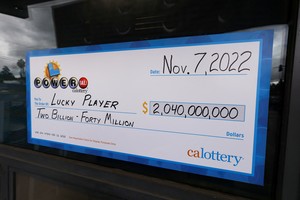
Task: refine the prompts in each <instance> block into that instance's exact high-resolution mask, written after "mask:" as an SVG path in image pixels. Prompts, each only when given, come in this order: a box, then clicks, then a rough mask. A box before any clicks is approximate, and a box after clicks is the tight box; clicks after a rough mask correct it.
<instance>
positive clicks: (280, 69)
mask: <svg viewBox="0 0 300 200" xmlns="http://www.w3.org/2000/svg"><path fill="white" fill-rule="evenodd" d="M266 8H268V9H266ZM287 8H288V1H279V0H276V1H272V2H271V1H269V0H264V1H259V0H255V1H253V0H251V1H250V0H245V1H239V0H225V1H224V0H207V1H183V0H182V1H180V0H162V1H159V0H154V1H153V0H145V1H136V0H126V1H121V0H114V1H105V0H103V1H98V0H89V1H72V0H69V1H67V0H64V1H61V0H60V1H51V2H47V3H41V4H33V5H29V6H28V18H26V19H23V18H18V17H14V16H9V15H5V14H0V27H1V31H0V46H1V49H0V142H2V143H4V144H8V145H14V146H17V147H21V148H28V149H33V150H37V151H41V152H47V153H51V154H55V155H59V156H64V157H67V158H72V159H79V160H83V161H87V162H93V163H97V164H100V165H104V166H109V167H117V168H121V169H123V170H128V171H132V172H136V173H141V174H145V175H148V176H154V177H159V178H165V179H170V180H174V181H177V182H183V183H187V184H191V185H195V186H200V187H208V188H217V189H218V190H222V191H226V192H232V193H239V191H240V193H242V194H246V196H249V197H266V196H267V197H270V194H271V190H272V188H273V186H274V184H275V180H274V177H275V176H274V174H276V166H277V165H276V161H277V159H278V149H279V141H278V138H279V137H278V136H279V135H280V134H281V133H280V126H281V123H280V122H281V116H282V115H281V114H282V105H283V98H284V97H283V88H284V83H285V79H284V73H285V69H286V67H288V66H286V65H285V58H286V49H287V37H288V26H287V25H286V24H288V21H287ZM278 24H281V25H278ZM250 28H251V29H258V30H259V29H274V30H275V35H274V43H273V60H272V80H271V83H270V86H271V94H270V102H269V105H270V106H269V125H268V137H267V143H268V144H267V159H266V175H265V186H254V185H248V184H241V183H237V182H233V181H226V180H220V179H215V178H210V177H204V176H199V175H193V174H188V173H180V172H174V171H169V170H164V169H158V168H155V169H153V168H152V167H149V166H141V165H138V164H133V163H127V162H122V161H118V160H112V159H107V158H101V157H96V156H90V155H82V154H79V153H74V152H67V151H63V150H59V149H54V148H47V147H43V146H37V145H31V144H28V143H27V134H28V133H27V119H26V85H25V79H26V67H25V66H26V63H25V62H26V61H25V56H26V52H27V51H29V50H34V49H49V48H57V47H72V46H81V45H92V44H103V43H112V42H123V41H134V40H145V39H157V38H169V37H178V36H189V35H206V34H217V33H224V32H232V31H245V30H248V29H250ZM273 166H275V167H273ZM21 178H22V177H21ZM22 179H24V177H23V178H22ZM234 188H240V190H235V189H234ZM20 191H21V189H20ZM252 191H255V193H253V192H252Z"/></svg>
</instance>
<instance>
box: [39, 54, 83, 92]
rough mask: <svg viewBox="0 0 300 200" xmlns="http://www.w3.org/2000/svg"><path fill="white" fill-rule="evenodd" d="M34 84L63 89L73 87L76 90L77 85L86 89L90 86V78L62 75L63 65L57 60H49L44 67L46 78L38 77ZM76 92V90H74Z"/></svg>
mask: <svg viewBox="0 0 300 200" xmlns="http://www.w3.org/2000/svg"><path fill="white" fill-rule="evenodd" d="M34 86H35V87H36V88H41V87H42V86H43V88H49V87H50V86H51V88H53V89H56V88H58V87H60V88H62V89H66V88H68V87H69V88H71V89H73V90H75V89H76V88H77V87H79V88H81V89H86V88H87V86H88V80H87V78H85V77H81V78H79V79H77V78H76V77H70V78H67V77H62V76H61V66H60V65H59V64H58V62H56V61H53V60H52V61H50V62H48V63H47V64H46V65H45V67H44V78H40V77H36V78H35V79H34ZM74 92H75V91H74Z"/></svg>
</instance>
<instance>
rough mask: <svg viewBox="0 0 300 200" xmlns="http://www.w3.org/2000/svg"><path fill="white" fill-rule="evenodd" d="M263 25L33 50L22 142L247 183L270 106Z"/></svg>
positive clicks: (29, 69)
mask: <svg viewBox="0 0 300 200" xmlns="http://www.w3.org/2000/svg"><path fill="white" fill-rule="evenodd" d="M261 32H262V33H264V34H265V35H267V36H265V35H263V34H258V33H251V32H249V33H235V34H224V35H213V36H210V39H207V38H206V39H205V38H204V40H203V37H201V36H197V37H187V38H175V39H164V40H150V41H143V42H132V43H119V44H109V45H96V46H90V47H73V48H65V49H54V50H38V51H31V52H29V53H28V55H27V69H28V70H27V78H28V79H27V89H28V90H27V98H28V118H29V119H30V120H28V130H29V131H28V132H29V136H28V140H29V142H30V143H33V144H40V145H45V146H49V147H55V148H61V149H65V150H71V151H77V152H83V153H88V154H94V155H99V156H104V157H110V158H114V159H120V160H125V161H131V162H132V161H133V162H137V163H142V164H147V165H152V166H156V167H162V168H168V169H174V170H179V171H186V172H191V173H196V174H203V175H210V173H211V176H216V177H221V178H228V179H233V180H239V181H243V182H247V180H248V179H247V180H246V179H245V178H243V176H245V177H250V176H255V167H256V166H257V163H256V158H257V157H258V156H257V153H256V143H257V135H258V118H259V115H260V114H261V113H262V114H263V116H264V118H267V113H268V108H267V107H263V108H261V107H259V105H260V102H261V95H260V94H261V92H260V91H261V90H262V86H261V85H262V84H261V79H267V80H268V79H270V67H271V64H270V58H269V57H268V58H265V57H266V56H264V53H263V50H264V49H266V50H265V51H269V54H270V53H272V52H271V50H272V40H271V42H270V43H269V44H268V43H266V44H268V46H266V44H264V45H265V46H264V45H263V42H264V40H266V39H265V37H267V39H268V38H272V31H261ZM252 35H254V36H256V37H254V39H253V37H250V36H252ZM261 35H263V36H261ZM234 36H238V37H237V38H238V39H235V38H236V37H234ZM183 41H184V42H183ZM145 42H146V45H145ZM270 45H271V47H269V46H270ZM270 55H271V54H270ZM265 60H268V62H266V61H265ZM262 68H264V69H266V72H264V71H263V69H262ZM267 89H268V88H267ZM264 126H265V127H266V124H265V125H264ZM263 142H265V141H263ZM264 145H265V144H264ZM264 148H265V146H264ZM262 157H263V158H264V155H262ZM132 158H134V159H132ZM259 162H262V163H264V161H259ZM215 172H222V173H224V174H223V175H217V174H216V173H215ZM230 174H235V175H236V174H238V176H237V177H234V176H233V178H232V177H230ZM222 176H224V177H222ZM227 176H228V177H227ZM248 182H250V181H248ZM258 184H261V183H258Z"/></svg>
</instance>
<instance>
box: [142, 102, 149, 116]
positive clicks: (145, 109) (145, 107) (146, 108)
mask: <svg viewBox="0 0 300 200" xmlns="http://www.w3.org/2000/svg"><path fill="white" fill-rule="evenodd" d="M147 105H148V104H147V102H146V101H145V102H144V103H143V108H144V110H143V113H144V114H146V113H147V112H148V107H147Z"/></svg>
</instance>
